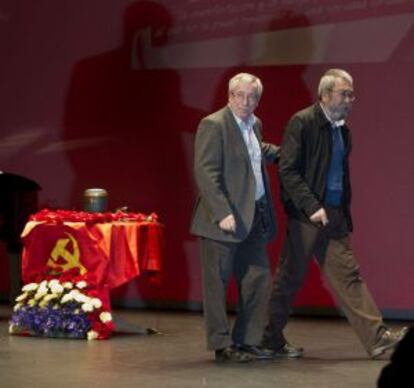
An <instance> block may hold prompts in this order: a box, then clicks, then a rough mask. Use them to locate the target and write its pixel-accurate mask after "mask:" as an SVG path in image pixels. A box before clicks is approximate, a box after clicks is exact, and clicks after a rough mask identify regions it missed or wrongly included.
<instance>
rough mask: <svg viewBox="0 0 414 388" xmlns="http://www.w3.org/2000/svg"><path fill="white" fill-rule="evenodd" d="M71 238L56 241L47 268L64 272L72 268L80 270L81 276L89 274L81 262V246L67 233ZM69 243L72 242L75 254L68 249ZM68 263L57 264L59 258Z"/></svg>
mask: <svg viewBox="0 0 414 388" xmlns="http://www.w3.org/2000/svg"><path fill="white" fill-rule="evenodd" d="M65 234H66V235H67V236H69V238H61V239H59V240H57V241H56V244H55V247H54V248H53V250H52V253H51V254H50V258H49V260H48V261H47V266H48V267H50V268H52V269H57V268H62V271H68V270H70V269H72V268H79V272H80V274H81V275H83V274H85V273H86V272H87V270H86V268H85V267H84V266H83V265H82V263H81V262H80V259H79V258H80V251H79V245H78V242H77V241H76V239H75V238H74V237H73V236H72V235H71V234H69V233H67V232H65ZM69 242H72V246H73V253H72V252H69V251H68V250H67V249H66V246H67V245H68V243H69ZM60 257H61V258H62V259H64V260H65V261H66V263H65V264H57V261H58V259H59V258H60Z"/></svg>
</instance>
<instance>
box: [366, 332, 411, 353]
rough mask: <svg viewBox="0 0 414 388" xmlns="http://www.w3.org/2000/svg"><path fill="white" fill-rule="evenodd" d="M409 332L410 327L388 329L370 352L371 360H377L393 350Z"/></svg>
mask: <svg viewBox="0 0 414 388" xmlns="http://www.w3.org/2000/svg"><path fill="white" fill-rule="evenodd" d="M407 332H408V327H406V326H404V327H402V328H401V329H388V330H386V331H385V332H384V334H383V335H382V336H381V338H380V339H379V341H378V342H377V344H376V345H375V346H374V347H373V348H372V349H371V350H370V351H368V353H369V355H370V356H371V358H377V357H379V356H381V355H383V354H384V353H385V352H386V351H387V350H390V349H393V348H395V347H396V346H397V344H398V342H400V341H401V340H402V339H403V338H404V336H405V335H406V334H407Z"/></svg>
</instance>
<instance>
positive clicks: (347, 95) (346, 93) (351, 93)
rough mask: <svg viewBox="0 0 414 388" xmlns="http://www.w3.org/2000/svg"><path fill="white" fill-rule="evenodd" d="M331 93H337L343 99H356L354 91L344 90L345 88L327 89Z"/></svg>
mask: <svg viewBox="0 0 414 388" xmlns="http://www.w3.org/2000/svg"><path fill="white" fill-rule="evenodd" d="M329 90H330V91H331V92H332V93H338V94H339V95H340V96H341V98H342V99H343V100H345V99H346V98H348V100H349V101H354V100H355V99H356V97H355V94H354V91H353V90H346V89H338V90H334V89H329Z"/></svg>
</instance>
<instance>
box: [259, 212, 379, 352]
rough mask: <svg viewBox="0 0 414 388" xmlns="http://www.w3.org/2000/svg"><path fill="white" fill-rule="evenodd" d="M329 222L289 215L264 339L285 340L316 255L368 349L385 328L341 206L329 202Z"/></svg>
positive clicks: (277, 342)
mask: <svg viewBox="0 0 414 388" xmlns="http://www.w3.org/2000/svg"><path fill="white" fill-rule="evenodd" d="M326 210H327V213H328V219H329V223H328V225H327V226H325V227H320V226H316V225H314V224H310V223H306V222H301V221H299V220H296V219H289V220H288V227H287V235H286V239H285V241H284V245H283V248H282V255H281V259H280V263H279V267H278V270H277V273H276V276H275V279H274V284H273V290H272V295H271V298H270V304H269V322H268V324H267V327H266V329H265V334H264V341H263V342H264V344H265V345H266V346H269V347H273V348H278V347H279V346H282V345H283V344H284V343H286V340H285V338H284V336H283V329H284V328H285V326H286V324H287V320H288V315H289V312H290V309H291V306H292V303H293V299H294V297H295V295H296V292H297V291H298V290H299V289H300V288H301V287H302V285H303V282H304V279H305V275H306V273H307V270H308V266H309V262H310V260H311V258H312V257H315V258H316V260H317V261H318V263H319V266H320V268H321V270H322V271H323V273H324V274H325V276H326V278H327V279H328V281H329V283H330V285H331V287H332V289H333V291H334V293H335V295H336V297H337V300H338V302H339V305H340V307H341V308H342V310H343V312H344V314H345V316H346V317H347V319H348V321H349V322H350V324H351V326H352V328H353V329H354V331H355V332H356V334H357V336H358V337H359V339H360V340H361V342H362V344H363V345H364V347H365V349H367V350H369V349H371V348H372V347H373V346H374V345H375V344H376V343H377V342H378V340H379V338H380V336H381V335H382V334H383V332H384V331H385V326H384V323H383V320H382V316H381V313H380V311H379V310H378V308H377V306H376V304H375V302H374V301H373V299H372V297H371V294H370V292H369V290H368V288H367V286H366V284H365V282H364V281H363V279H362V278H361V274H360V271H359V266H358V264H357V262H356V259H355V257H354V255H353V252H352V250H351V247H350V243H349V236H348V235H347V231H346V226H345V218H344V216H343V212H342V210H340V209H335V208H326Z"/></svg>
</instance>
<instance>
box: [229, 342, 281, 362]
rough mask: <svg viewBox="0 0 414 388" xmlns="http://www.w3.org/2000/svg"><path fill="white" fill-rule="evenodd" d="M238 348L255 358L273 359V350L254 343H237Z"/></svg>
mask: <svg viewBox="0 0 414 388" xmlns="http://www.w3.org/2000/svg"><path fill="white" fill-rule="evenodd" d="M237 349H238V350H241V351H243V352H245V353H248V354H250V355H251V356H253V357H254V359H256V360H273V358H274V350H272V349H267V348H264V347H262V346H255V345H238V346H237Z"/></svg>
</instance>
